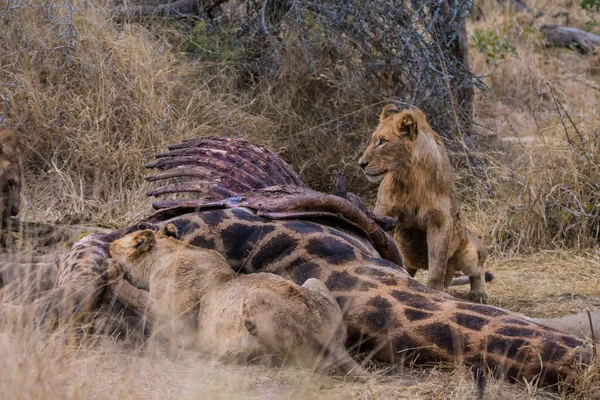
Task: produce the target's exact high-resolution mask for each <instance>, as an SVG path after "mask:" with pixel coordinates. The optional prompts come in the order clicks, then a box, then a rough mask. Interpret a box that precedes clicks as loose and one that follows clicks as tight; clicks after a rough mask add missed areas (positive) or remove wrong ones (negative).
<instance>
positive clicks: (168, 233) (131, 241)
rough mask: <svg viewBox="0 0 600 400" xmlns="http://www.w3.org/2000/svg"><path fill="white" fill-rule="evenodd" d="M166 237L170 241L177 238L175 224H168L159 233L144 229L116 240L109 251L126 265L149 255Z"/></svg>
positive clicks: (115, 258)
mask: <svg viewBox="0 0 600 400" xmlns="http://www.w3.org/2000/svg"><path fill="white" fill-rule="evenodd" d="M165 237H166V238H169V240H173V239H175V238H177V227H176V226H175V225H174V224H167V225H166V226H165V227H163V228H162V229H161V230H160V231H159V232H155V231H153V230H152V229H144V230H141V231H135V232H133V233H130V234H129V235H126V236H123V237H122V238H121V239H117V240H115V241H114V242H113V243H112V244H111V245H110V247H109V249H108V251H109V253H110V256H111V257H112V258H113V259H114V260H116V261H118V262H119V263H122V264H126V263H128V262H134V261H136V260H139V259H140V258H142V257H143V256H145V255H148V253H149V252H150V251H151V250H152V249H153V248H154V247H155V246H156V244H157V242H158V241H159V240H162V239H163V238H165ZM177 242H178V243H181V242H179V241H177ZM161 243H162V242H161Z"/></svg>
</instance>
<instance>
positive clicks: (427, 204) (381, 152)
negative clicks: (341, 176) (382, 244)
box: [359, 105, 488, 303]
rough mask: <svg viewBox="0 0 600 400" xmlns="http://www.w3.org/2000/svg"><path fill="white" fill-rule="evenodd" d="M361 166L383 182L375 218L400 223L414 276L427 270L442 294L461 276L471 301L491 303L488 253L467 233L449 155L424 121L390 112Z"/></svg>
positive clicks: (413, 113)
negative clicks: (468, 284) (466, 282)
mask: <svg viewBox="0 0 600 400" xmlns="http://www.w3.org/2000/svg"><path fill="white" fill-rule="evenodd" d="M359 164H360V166H361V167H362V169H363V170H364V172H365V174H366V175H367V178H368V179H369V180H370V181H371V182H379V181H381V185H379V190H378V192H377V203H376V206H375V210H374V211H375V213H377V214H382V215H386V216H390V217H398V223H397V225H396V228H395V229H394V239H395V241H396V243H397V244H398V246H399V247H400V251H401V253H402V256H403V258H404V262H405V267H406V269H407V271H408V272H409V273H410V275H411V276H414V275H415V273H416V271H417V269H427V268H428V269H429V273H428V276H427V282H426V284H427V286H429V287H431V288H433V289H438V290H443V289H444V288H445V287H447V286H448V285H449V284H450V282H451V281H452V278H453V276H454V272H455V271H462V272H463V273H464V274H465V275H467V276H469V279H470V282H471V291H470V293H469V298H470V299H472V300H474V301H479V302H484V303H485V302H487V299H488V293H487V290H486V287H485V275H484V266H483V264H484V262H485V259H486V258H487V251H486V249H485V247H484V245H483V244H482V243H481V241H480V240H479V238H478V237H477V236H476V235H475V234H473V233H472V232H471V231H469V230H468V229H466V228H465V225H464V222H463V220H462V218H461V215H460V207H459V204H458V200H457V199H456V194H455V191H454V182H453V179H452V167H451V166H450V161H449V160H448V155H447V154H446V149H445V148H444V144H443V142H442V139H441V137H440V136H439V135H438V134H437V133H435V132H434V131H433V129H432V128H431V127H430V126H429V124H428V123H427V119H426V118H425V115H424V114H423V113H422V112H421V111H419V110H416V109H410V110H403V111H398V110H397V109H396V107H395V106H393V105H391V106H387V107H385V108H384V109H383V112H382V113H381V116H380V122H379V126H378V127H377V129H375V132H374V133H373V135H372V137H371V141H370V143H369V146H368V147H367V149H366V150H365V152H364V154H363V156H362V157H361V158H360V160H359Z"/></svg>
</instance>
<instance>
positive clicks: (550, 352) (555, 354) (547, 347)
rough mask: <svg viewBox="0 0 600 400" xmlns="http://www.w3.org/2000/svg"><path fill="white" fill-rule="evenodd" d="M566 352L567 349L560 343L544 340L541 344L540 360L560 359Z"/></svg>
mask: <svg viewBox="0 0 600 400" xmlns="http://www.w3.org/2000/svg"><path fill="white" fill-rule="evenodd" d="M567 352H568V350H567V349H566V348H564V347H563V346H561V345H560V344H558V343H556V342H555V341H553V340H547V341H544V344H543V346H542V352H541V356H542V360H560V359H562V358H563V357H564V356H565V355H566V354H567Z"/></svg>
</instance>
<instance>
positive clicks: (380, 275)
mask: <svg viewBox="0 0 600 400" xmlns="http://www.w3.org/2000/svg"><path fill="white" fill-rule="evenodd" d="M354 272H356V273H357V274H358V275H365V276H369V277H371V278H373V279H375V280H377V281H379V282H381V283H383V284H384V285H386V286H396V285H397V284H398V280H397V279H396V278H395V277H394V276H393V275H392V274H391V273H389V272H385V271H381V270H379V269H376V268H369V267H356V268H355V269H354Z"/></svg>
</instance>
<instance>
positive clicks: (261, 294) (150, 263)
mask: <svg viewBox="0 0 600 400" xmlns="http://www.w3.org/2000/svg"><path fill="white" fill-rule="evenodd" d="M176 231H177V228H176V227H175V226H174V225H173V224H168V225H166V227H165V228H164V230H163V231H162V232H159V233H157V232H154V231H153V230H150V229H147V230H142V231H137V232H134V233H132V234H130V235H127V236H125V237H123V238H121V239H119V240H116V241H115V242H113V243H112V244H111V246H110V248H109V252H110V255H111V257H112V258H113V259H114V260H115V261H116V262H117V264H118V265H120V267H121V268H122V269H123V272H124V276H125V278H126V279H127V280H128V281H130V282H131V283H132V284H133V285H134V286H135V287H137V288H143V289H146V290H148V291H149V298H150V301H149V302H148V304H147V307H148V313H149V315H150V316H151V317H152V318H153V326H156V325H157V326H158V329H156V331H158V332H161V333H162V335H165V334H170V335H173V336H172V338H173V337H174V338H176V340H177V341H183V343H184V344H193V345H196V346H197V348H198V349H202V350H208V352H209V353H211V355H213V356H217V357H219V358H221V359H227V360H231V359H236V360H237V361H240V358H241V357H243V358H242V360H243V361H247V360H249V359H250V357H252V358H256V357H259V356H263V355H268V354H275V355H278V356H280V357H283V358H287V357H289V359H291V360H292V361H293V362H295V363H297V364H299V365H301V366H305V367H311V368H312V367H316V368H318V369H320V370H330V369H337V370H338V371H340V372H342V373H345V374H350V375H358V374H362V373H364V371H363V369H362V368H361V367H360V366H359V365H358V364H356V363H355V362H354V360H353V359H352V358H351V357H350V355H349V354H348V352H347V351H346V349H345V347H344V345H345V342H346V327H345V325H344V324H343V322H342V311H341V310H340V307H339V306H338V304H337V302H336V300H335V298H334V297H333V295H332V294H331V293H330V292H329V290H328V289H327V288H326V287H325V285H324V284H323V283H321V282H320V281H319V280H317V279H309V280H307V281H306V283H304V284H303V285H302V286H298V285H296V284H294V283H293V282H291V281H288V280H286V279H284V278H281V277H279V276H277V275H274V274H269V273H257V274H251V275H237V274H236V273H235V272H233V270H232V269H231V268H230V266H229V264H228V263H227V261H226V260H225V259H224V258H223V256H221V254H219V253H218V252H216V251H213V250H206V249H201V248H198V247H194V246H191V245H188V244H186V243H184V242H182V241H180V240H176V239H174V238H173V236H175V237H176V235H177V232H176ZM154 324H156V325H154ZM153 330H155V329H154V328H153Z"/></svg>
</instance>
